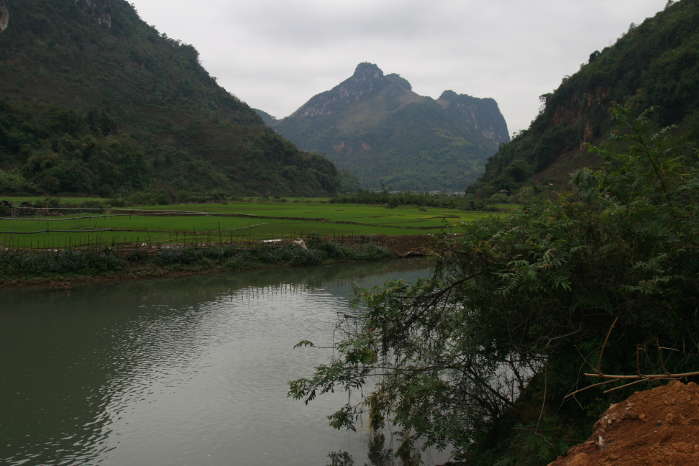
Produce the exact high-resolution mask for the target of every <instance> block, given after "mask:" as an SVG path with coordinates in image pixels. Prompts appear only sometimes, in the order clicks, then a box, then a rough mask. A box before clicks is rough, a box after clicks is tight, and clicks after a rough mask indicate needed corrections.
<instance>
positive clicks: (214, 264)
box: [0, 235, 436, 289]
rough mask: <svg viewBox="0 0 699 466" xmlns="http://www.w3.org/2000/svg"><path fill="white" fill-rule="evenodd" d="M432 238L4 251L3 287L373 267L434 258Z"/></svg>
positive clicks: (0, 268) (1, 255) (0, 272)
mask: <svg viewBox="0 0 699 466" xmlns="http://www.w3.org/2000/svg"><path fill="white" fill-rule="evenodd" d="M435 243H436V240H435V238H434V237H432V236H426V235H425V236H400V237H360V238H356V239H355V240H354V241H351V242H348V241H343V242H338V241H332V240H327V239H322V238H318V237H308V238H304V239H299V240H296V241H271V242H269V241H267V242H249V243H245V244H202V245H187V246H184V245H182V246H178V245H168V246H167V247H139V246H131V247H121V248H90V249H87V248H83V249H61V250H59V249H51V250H24V249H23V250H5V251H2V252H0V277H2V278H0V288H53V289H62V288H72V287H73V286H77V285H81V284H91V283H109V282H118V281H127V280H141V279H151V278H172V277H184V276H191V275H203V274H212V273H225V272H240V271H248V270H258V269H269V268H279V267H304V266H314V265H321V264H337V263H352V262H371V261H379V260H386V259H393V258H404V257H416V256H429V255H432V254H434V252H433V251H434V249H433V248H434V246H435Z"/></svg>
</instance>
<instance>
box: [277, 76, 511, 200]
mask: <svg viewBox="0 0 699 466" xmlns="http://www.w3.org/2000/svg"><path fill="white" fill-rule="evenodd" d="M267 124H269V125H271V126H272V127H273V128H274V129H275V130H276V131H277V132H278V133H279V134H281V135H283V136H284V137H286V138H288V139H289V140H290V141H292V142H294V143H295V144H297V145H298V146H299V147H300V148H302V149H304V150H308V151H312V152H318V153H321V154H323V155H325V156H327V157H328V159H330V160H331V161H333V162H334V163H335V164H336V166H337V167H338V168H339V169H341V170H347V171H348V172H349V173H351V174H352V175H354V176H356V177H357V178H358V179H359V181H360V182H361V183H362V185H363V186H364V187H366V188H380V187H384V188H386V189H395V190H418V191H430V190H448V191H461V190H463V189H464V187H465V186H466V185H467V184H468V183H469V182H470V181H473V180H475V179H476V178H477V177H478V176H480V174H481V173H482V171H483V169H484V166H485V160H486V159H487V157H489V156H490V155H492V154H494V153H495V152H496V151H497V149H498V147H499V146H500V145H501V144H502V143H505V142H507V141H509V135H508V130H507V124H506V122H505V119H504V117H503V116H502V114H501V113H500V110H499V108H498V105H497V103H496V102H495V100H493V99H479V98H475V97H471V96H468V95H463V94H457V93H455V92H452V91H445V92H444V93H443V94H442V95H441V96H440V98H439V99H437V100H434V99H432V98H430V97H423V96H421V95H418V94H416V93H415V92H413V90H412V86H411V85H410V83H409V82H408V81H407V80H406V79H404V78H402V77H401V76H399V75H397V74H388V75H384V73H383V71H382V70H381V69H380V68H379V67H378V66H377V65H375V64H371V63H360V64H359V65H358V66H357V67H356V69H355V71H354V74H353V75H352V76H351V77H349V78H348V79H346V80H344V81H343V82H342V83H340V84H339V85H337V86H335V87H334V88H332V89H331V90H329V91H325V92H322V93H320V94H318V95H316V96H314V97H312V98H311V99H310V100H309V101H308V102H306V103H305V104H304V105H302V106H301V107H300V108H299V109H298V110H296V111H295V112H294V113H293V114H292V115H290V116H289V117H287V118H284V119H281V120H271V121H267Z"/></svg>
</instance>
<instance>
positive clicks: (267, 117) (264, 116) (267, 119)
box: [253, 108, 277, 126]
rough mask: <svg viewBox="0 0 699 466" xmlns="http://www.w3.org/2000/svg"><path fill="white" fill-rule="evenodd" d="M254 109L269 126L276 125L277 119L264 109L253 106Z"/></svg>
mask: <svg viewBox="0 0 699 466" xmlns="http://www.w3.org/2000/svg"><path fill="white" fill-rule="evenodd" d="M253 110H254V111H255V113H257V116H258V117H260V118H261V119H262V121H263V122H264V124H266V125H267V126H274V125H275V124H276V123H277V119H276V118H275V117H273V116H272V115H270V114H269V113H267V112H265V111H264V110H260V109H259V108H253Z"/></svg>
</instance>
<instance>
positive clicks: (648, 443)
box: [549, 382, 699, 466]
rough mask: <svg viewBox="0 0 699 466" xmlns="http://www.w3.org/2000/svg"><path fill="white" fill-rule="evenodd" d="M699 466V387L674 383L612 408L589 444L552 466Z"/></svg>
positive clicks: (577, 448)
mask: <svg viewBox="0 0 699 466" xmlns="http://www.w3.org/2000/svg"><path fill="white" fill-rule="evenodd" d="M583 465H595V466H597V465H599V466H603V465H615V466H617V465H629V466H630V465H634V466H636V465H639V466H640V465H673V466H674V465H677V466H684V465H699V385H697V384H695V383H689V384H683V383H681V382H671V383H669V384H667V385H664V386H662V387H658V388H654V389H652V390H647V391H643V392H638V393H635V394H633V395H632V396H630V397H629V398H628V399H627V400H626V401H623V402H621V403H617V404H615V405H612V406H610V407H609V409H608V410H607V411H606V412H605V413H604V415H603V416H602V418H601V419H600V420H599V421H597V423H596V424H595V429H594V433H593V434H592V436H591V437H590V438H589V439H588V440H587V441H586V442H585V443H582V444H580V445H578V446H575V447H573V448H571V449H570V450H569V451H568V453H567V454H566V456H563V457H560V458H558V459H557V460H556V461H554V462H553V463H551V464H550V465H549V466H583Z"/></svg>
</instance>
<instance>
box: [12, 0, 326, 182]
mask: <svg viewBox="0 0 699 466" xmlns="http://www.w3.org/2000/svg"><path fill="white" fill-rule="evenodd" d="M0 4H2V5H4V6H6V10H4V11H5V12H6V13H7V14H0V16H2V18H0V20H1V21H4V22H0V26H1V25H2V24H6V26H7V27H6V28H5V29H4V30H2V28H1V27H0V192H5V193H8V192H37V193H46V194H51V193H90V194H103V195H114V194H118V193H124V192H131V191H136V190H161V191H164V192H168V193H178V192H183V191H191V192H211V191H217V192H222V193H232V194H265V195H267V194H297V195H313V194H323V195H327V194H330V193H333V192H335V190H336V189H337V186H338V183H339V178H338V173H337V170H336V169H335V167H334V166H333V165H332V163H330V162H329V161H327V160H326V159H323V158H322V157H319V156H316V155H313V154H308V153H302V152H301V151H299V150H298V149H297V148H296V147H294V146H293V145H292V144H291V143H289V142H288V141H286V140H284V139H283V138H281V137H279V136H278V135H277V134H276V133H274V132H273V131H272V130H270V129H269V128H267V127H266V126H265V125H263V123H262V120H261V119H260V118H259V117H258V116H257V115H256V114H255V112H253V111H252V110H251V109H250V108H249V107H248V106H247V105H246V104H245V103H243V102H241V101H240V100H238V99H237V98H235V97H234V96H232V95H230V94H229V93H228V92H227V91H226V90H225V89H223V88H222V87H220V86H218V85H217V83H216V79H215V78H213V77H211V76H210V75H209V73H208V72H207V71H206V70H205V69H204V68H203V67H202V66H201V65H200V63H199V56H198V52H197V51H196V50H195V49H194V47H192V46H191V45H187V44H182V43H181V42H179V41H176V40H173V39H171V38H168V37H167V35H166V34H160V33H159V32H158V31H156V30H155V29H154V28H153V27H151V26H149V25H147V24H146V23H144V22H143V21H142V20H141V19H140V18H139V17H138V14H137V13H136V11H135V9H134V7H133V6H132V5H130V4H129V3H128V2H126V1H124V0H0ZM2 11H3V9H2V8H0V12H2ZM3 18H4V19H3ZM8 18H9V20H7V19H8Z"/></svg>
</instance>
